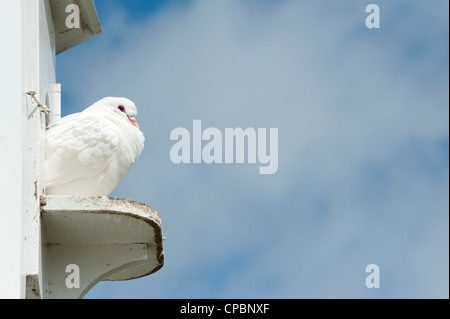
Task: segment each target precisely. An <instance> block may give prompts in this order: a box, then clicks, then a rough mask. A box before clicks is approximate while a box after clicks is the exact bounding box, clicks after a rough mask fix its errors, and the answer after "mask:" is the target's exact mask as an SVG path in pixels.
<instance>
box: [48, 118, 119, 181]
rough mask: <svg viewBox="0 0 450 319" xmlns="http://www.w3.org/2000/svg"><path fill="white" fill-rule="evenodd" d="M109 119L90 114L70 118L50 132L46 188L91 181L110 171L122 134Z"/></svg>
mask: <svg viewBox="0 0 450 319" xmlns="http://www.w3.org/2000/svg"><path fill="white" fill-rule="evenodd" d="M117 130H118V129H117V126H116V125H114V124H112V123H111V122H110V121H109V120H107V119H104V118H102V117H99V116H93V115H92V114H89V113H83V112H82V113H77V114H72V115H69V116H66V117H64V118H62V119H61V120H59V121H58V122H56V123H55V124H53V125H51V126H50V127H49V129H48V130H47V133H46V135H47V136H46V156H45V157H46V159H45V164H44V180H45V187H46V188H49V187H53V186H58V185H63V184H66V183H69V182H72V181H75V180H78V179H80V178H89V177H92V176H95V175H98V174H100V173H101V172H102V171H104V170H106V169H107V167H108V165H109V164H110V162H111V158H112V155H113V153H115V152H117V149H118V145H119V134H118V132H117Z"/></svg>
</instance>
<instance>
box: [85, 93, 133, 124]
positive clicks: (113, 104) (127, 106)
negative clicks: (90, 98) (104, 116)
mask: <svg viewBox="0 0 450 319" xmlns="http://www.w3.org/2000/svg"><path fill="white" fill-rule="evenodd" d="M88 109H89V110H104V111H108V112H114V113H115V114H117V116H120V117H122V118H123V119H124V120H125V121H127V122H129V123H130V124H132V125H134V126H136V127H137V128H139V125H138V123H137V122H136V119H135V116H136V114H137V109H136V105H135V104H134V103H133V102H132V101H130V100H129V99H127V98H124V97H105V98H103V99H101V100H100V101H98V102H96V103H94V104H93V105H91V106H90V107H89V108H88ZM88 109H87V110H88Z"/></svg>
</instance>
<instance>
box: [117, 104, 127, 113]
mask: <svg viewBox="0 0 450 319" xmlns="http://www.w3.org/2000/svg"><path fill="white" fill-rule="evenodd" d="M117 108H118V109H119V110H121V111H122V112H123V113H125V107H124V106H123V105H119V106H118V107H117Z"/></svg>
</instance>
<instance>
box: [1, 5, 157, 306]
mask: <svg viewBox="0 0 450 319" xmlns="http://www.w3.org/2000/svg"><path fill="white" fill-rule="evenodd" d="M69 4H76V5H78V7H79V8H80V18H81V24H80V28H79V29H76V28H74V29H69V28H67V26H66V24H65V21H66V17H67V15H68V13H67V12H66V7H67V5H69ZM0 17H1V19H0V48H1V51H0V75H1V76H0V97H1V99H0V110H1V114H0V207H1V208H0V218H1V220H0V298H81V297H82V296H83V295H84V294H85V293H86V292H87V291H88V290H89V289H90V288H91V287H92V286H94V285H95V284H96V283H97V282H99V281H101V280H127V279H133V278H138V277H141V276H145V275H148V274H151V273H154V272H155V271H157V270H158V269H160V268H161V267H162V266H163V264H164V252H163V242H162V230H161V220H160V216H159V214H158V213H157V212H156V211H155V210H153V209H152V208H151V207H149V206H147V205H144V204H141V203H137V202H133V201H129V200H127V199H112V198H108V197H87V198H83V197H60V196H45V192H44V190H43V189H42V185H41V183H40V176H41V165H40V164H41V163H42V162H43V159H44V158H45V148H44V143H42V142H43V140H44V138H45V126H46V124H48V123H50V122H53V121H55V120H57V119H58V118H59V116H60V113H61V109H60V108H61V106H60V100H61V97H60V94H61V86H60V84H58V83H56V76H55V70H56V54H59V53H61V52H64V51H66V50H69V49H70V48H72V47H74V46H76V45H78V44H80V43H82V42H84V41H86V40H88V39H90V38H92V37H94V36H96V35H97V34H99V33H100V32H102V30H101V27H100V22H99V19H98V16H97V13H96V10H95V6H94V2H93V0H1V1H0ZM30 91H34V92H36V94H35V97H36V99H37V100H38V101H39V102H40V103H41V104H45V105H46V106H49V107H50V109H51V113H50V115H49V116H46V115H45V114H44V113H42V112H41V111H40V108H39V107H38V105H37V103H36V101H34V100H33V98H32V97H31V96H30V95H29V94H27V92H30ZM68 263H70V264H76V265H77V266H79V269H80V288H68V287H67V285H66V278H67V276H68V273H67V272H66V266H67V264H68Z"/></svg>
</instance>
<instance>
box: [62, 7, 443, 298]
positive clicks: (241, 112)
mask: <svg viewBox="0 0 450 319" xmlns="http://www.w3.org/2000/svg"><path fill="white" fill-rule="evenodd" d="M403 4H404V3H403ZM442 4H443V6H446V5H448V4H445V1H444V2H442ZM379 5H380V7H381V8H382V9H384V11H382V12H386V16H387V18H386V19H385V20H382V29H380V30H378V31H379V34H378V35H377V34H373V33H372V34H371V33H368V31H367V30H364V28H365V26H364V18H365V12H364V5H362V4H361V3H358V4H345V5H342V4H339V5H337V4H331V3H330V2H316V1H314V2H313V1H310V2H299V1H284V2H283V1H282V2H276V3H269V2H267V3H265V4H264V5H261V4H260V2H243V1H220V2H218V1H204V0H203V1H196V2H194V4H193V6H192V7H189V8H185V9H183V10H179V9H177V8H171V9H168V10H166V11H163V12H161V13H159V14H158V15H157V16H153V17H152V19H151V20H149V21H142V22H139V23H133V24H132V25H128V24H126V21H125V20H124V17H123V16H122V15H121V14H120V13H118V12H115V13H112V14H111V16H108V17H104V18H103V21H102V23H103V28H104V34H103V35H102V36H101V37H102V38H99V39H98V43H95V41H97V40H91V41H93V42H92V45H91V47H90V48H88V47H86V51H83V52H82V53H80V55H79V56H76V55H75V54H74V55H71V56H69V55H67V59H69V58H70V59H73V60H74V61H73V62H71V63H73V64H74V65H75V66H76V68H68V67H67V66H61V63H60V65H59V68H64V69H66V68H67V70H70V72H71V79H69V78H67V84H65V83H64V82H63V87H64V88H65V89H66V90H68V91H71V93H72V94H71V96H74V97H75V101H76V103H78V104H79V105H87V104H89V103H91V102H92V101H95V100H97V99H99V98H101V97H103V96H105V95H124V96H127V97H129V98H131V99H133V100H134V101H135V102H136V104H137V105H138V108H139V114H138V121H139V123H140V125H141V127H142V129H143V130H144V133H145V134H146V136H147V142H146V148H145V150H144V154H143V155H142V157H141V159H140V160H139V161H138V163H136V165H135V167H134V168H133V170H132V171H131V172H130V174H129V175H128V176H127V177H126V178H125V180H124V181H123V183H122V184H121V185H120V186H119V188H118V190H117V191H116V192H115V193H114V195H117V196H121V197H129V198H132V199H136V200H140V201H143V202H145V203H147V204H149V205H152V206H154V207H155V208H156V209H158V210H159V211H160V213H161V216H162V218H163V225H164V232H165V235H166V236H167V238H168V240H167V242H166V252H167V257H166V265H165V266H164V268H163V269H162V270H161V271H160V273H157V274H155V275H153V276H150V277H148V278H145V279H141V280H139V281H135V282H133V283H127V284H123V285H127V287H128V286H130V287H133V289H137V291H138V292H139V293H142V294H143V296H151V297H158V296H163V297H170V296H173V295H176V296H179V295H181V296H183V297H192V296H201V297H208V296H211V294H212V297H223V296H225V297H234V296H239V297H254V296H264V297H271V298H276V297H287V298H289V297H329V296H332V297H340V296H343V297H348V296H351V297H372V296H387V297H392V296H395V297H402V296H403V295H406V297H409V296H425V297H427V296H441V297H445V296H447V297H448V284H447V286H445V285H442V284H441V283H440V282H441V280H440V277H439V276H441V275H442V274H443V273H445V272H446V276H447V277H446V278H447V279H448V240H447V243H442V242H441V240H442V239H443V238H444V239H445V237H447V239H448V226H447V227H443V226H440V227H438V225H440V224H442V222H445V221H447V225H448V216H447V215H445V214H443V213H442V212H443V211H444V210H447V211H448V193H447V192H446V191H445V190H446V188H445V185H447V190H448V166H445V164H444V166H443V167H442V165H441V166H440V170H441V171H442V173H443V174H444V175H443V176H442V177H432V176H430V174H428V173H427V172H424V171H422V167H421V165H422V164H421V163H420V162H417V161H415V159H414V158H413V159H412V162H413V164H414V163H416V165H418V168H419V169H416V167H415V166H412V167H406V168H405V167H403V166H402V165H403V164H405V163H409V161H408V160H407V158H405V156H406V155H409V154H411V155H412V156H414V152H413V150H412V148H411V145H414V143H412V142H413V141H415V140H420V141H424V142H423V144H421V145H427V147H426V148H420V145H419V146H418V147H419V149H418V151H419V152H420V151H423V150H426V151H427V152H428V153H429V154H434V156H438V157H439V156H442V153H440V151H439V150H437V149H436V148H433V147H429V146H428V145H430V144H431V145H434V144H433V143H434V142H435V141H436V140H439V139H447V141H448V89H447V88H446V85H445V83H442V84H441V83H440V82H438V81H437V80H436V79H441V77H440V75H439V74H437V75H435V73H436V70H435V71H434V73H433V72H431V71H430V72H428V73H427V72H426V71H427V70H431V69H433V70H434V68H435V64H434V62H433V58H434V57H436V56H437V55H439V54H440V53H439V50H440V49H441V48H442V47H444V46H442V45H441V44H439V43H437V41H438V40H440V39H437V38H434V37H432V36H430V34H432V33H433V31H434V30H436V29H439V28H441V26H442V25H445V22H441V21H442V20H445V18H446V19H447V25H448V17H441V16H440V15H441V12H439V11H441V10H438V9H434V10H433V9H432V8H431V7H427V6H426V5H423V4H419V2H414V5H413V6H412V7H408V8H409V9H408V10H409V11H407V12H406V13H404V15H403V19H407V18H409V19H415V18H416V19H419V20H420V21H422V22H423V23H425V22H429V21H433V22H432V23H433V24H432V25H430V26H429V27H428V26H427V25H424V24H422V25H423V27H422V28H425V30H424V29H421V30H417V32H419V31H422V32H421V33H420V34H421V35H422V37H423V38H425V39H429V40H430V41H429V43H428V45H429V47H428V49H427V50H426V52H427V53H426V54H425V55H424V56H423V57H422V58H419V59H418V60H415V61H409V60H408V59H409V58H408V56H406V55H405V51H404V50H405V46H407V45H408V43H410V41H411V39H410V38H411V37H414V34H411V30H410V29H408V28H405V27H402V26H399V25H396V24H395V14H394V12H396V10H397V11H398V10H400V11H401V9H402V3H400V4H397V5H395V4H392V3H388V2H383V3H380V4H379ZM405 16H406V18H405ZM435 17H436V18H435ZM390 26H391V28H392V29H391V30H389V29H388V28H389V27H390ZM378 31H375V32H378ZM447 35H448V33H447ZM446 41H447V44H448V39H447V40H446ZM73 52H75V51H73ZM64 59H66V58H64ZM408 61H409V62H408ZM81 62H82V63H85V66H84V67H80V64H79V63H81ZM400 62H401V63H400ZM81 65H82V64H81ZM423 74H429V76H430V79H429V81H431V82H433V83H434V85H433V86H426V85H424V81H423V78H422V77H421V76H422V75H423ZM447 74H448V71H447ZM81 79H83V80H81ZM74 92H83V95H75V93H74ZM193 119H201V120H202V125H204V126H205V127H207V126H213V127H217V128H220V129H224V128H225V127H238V126H240V127H244V128H245V127H267V128H268V127H278V128H279V136H280V144H279V170H278V173H277V174H276V175H273V176H261V175H258V168H257V165H253V166H252V165H231V166H226V165H221V166H219V165H217V166H206V165H202V166H198V165H185V166H177V165H174V164H173V163H172V162H171V161H170V158H169V150H170V147H171V146H172V144H173V143H172V142H171V141H170V140H169V135H170V131H171V130H172V129H173V128H175V127H180V126H184V127H187V128H188V129H190V128H191V126H192V120H193ZM436 154H437V155H436ZM396 161H398V162H399V163H400V164H397V163H396ZM447 165H448V164H447ZM370 166H374V167H376V168H377V169H378V170H379V171H381V172H382V173H383V174H385V175H387V176H388V181H387V182H385V183H384V184H383V183H382V186H383V187H389V189H390V193H389V194H379V195H378V196H375V195H372V196H371V195H370V190H371V189H372V187H373V185H372V183H374V181H373V180H372V179H371V178H364V176H365V175H364V174H366V173H367V171H368V167H370ZM361 194H365V195H364V196H366V197H365V198H366V199H367V200H368V201H370V202H371V204H370V205H369V204H367V202H364V201H362V200H361V198H360V197H358V196H360V195H361ZM367 194H368V195H367ZM361 196H363V195H361ZM321 201H322V202H323V203H326V204H325V207H324V208H323V207H322V208H320V207H319V208H317V207H316V206H315V203H316V202H321ZM429 207H433V210H432V211H428V208H429ZM321 210H323V211H324V212H323V214H322V215H321V213H320V211H321ZM380 210H381V212H380ZM425 216H427V217H425ZM410 229H415V230H414V231H415V232H417V236H418V239H417V240H418V242H417V243H412V242H411V241H410V240H409V239H408V238H409V237H408V236H409V235H408V234H409V233H408V232H409V231H410ZM430 247H433V249H432V250H430V249H429V248H430ZM252 251H253V252H254V253H253V254H252V253H251V252H252ZM400 251H401V254H400V253H399V252H400ZM444 251H447V253H446V254H447V255H446V256H447V258H446V259H445V258H442V256H441V255H439V254H440V253H443V252H444ZM245 255H250V256H251V258H248V259H246V258H244V257H242V256H245ZM444 255H445V254H444ZM236 256H238V257H236ZM239 256H240V257H239ZM371 256H373V257H374V258H375V259H377V260H380V262H382V264H380V266H381V267H382V271H383V269H384V270H386V273H387V274H388V275H387V276H392V282H393V283H394V286H392V287H387V288H386V289H385V290H383V291H380V292H376V293H373V294H371V293H369V292H368V291H367V290H366V288H365V287H364V273H362V274H360V273H359V272H360V271H361V272H364V267H365V266H366V265H367V264H369V263H373V262H375V263H376V260H375V261H374V260H373V259H371ZM425 257H426V258H427V260H428V261H429V264H424V263H421V262H420V260H422V258H425ZM234 258H236V260H237V261H236V264H237V265H239V268H237V269H234V268H233V267H231V266H230V265H228V264H227V261H229V260H234ZM405 261H408V263H405ZM208 267H211V269H210V273H209V274H202V273H201V272H205V269H208ZM220 267H223V268H224V270H223V271H222V270H220V269H221V268H220ZM230 269H232V273H231V274H230V273H227V271H231V270H230ZM430 269H434V270H437V271H436V273H435V274H432V275H430V274H429V273H428V271H429V270H430ZM219 270H220V271H219ZM199 272H200V273H199ZM425 273H426V274H425ZM411 274H412V275H415V276H417V277H420V278H422V279H423V280H418V281H417V283H415V284H414V283H412V284H410V286H409V288H411V289H408V290H404V289H403V288H402V286H401V285H403V284H405V283H407V279H406V278H409V277H408V276H409V275H411ZM422 274H423V277H422ZM192 278H196V279H197V280H198V282H197V284H198V286H196V289H197V290H191V289H189V286H190V285H193V279H192ZM223 278H226V280H223ZM446 282H447V283H448V280H446ZM215 283H217V287H216V288H211V287H210V285H214V284H215ZM360 284H361V285H362V286H357V285H360ZM115 285H116V284H115ZM145 285H151V286H152V287H154V289H155V291H148V290H146V291H144V290H143V289H144V288H143V287H144V286H145ZM101 287H102V286H101V285H100V286H99V287H97V288H94V290H93V292H92V295H95V294H98V295H96V296H100V297H101V296H104V295H103V294H107V292H106V291H105V290H102V288H101ZM114 287H117V288H114ZM120 287H124V286H120V285H117V286H111V285H108V290H112V289H117V290H119V291H120V290H121V288H120ZM192 289H194V287H192ZM174 290H177V291H174ZM127 291H128V290H127ZM128 293H130V294H132V295H135V294H133V292H132V289H130V291H128ZM117 295H120V296H125V295H126V293H123V294H122V293H120V292H117Z"/></svg>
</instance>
